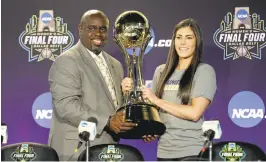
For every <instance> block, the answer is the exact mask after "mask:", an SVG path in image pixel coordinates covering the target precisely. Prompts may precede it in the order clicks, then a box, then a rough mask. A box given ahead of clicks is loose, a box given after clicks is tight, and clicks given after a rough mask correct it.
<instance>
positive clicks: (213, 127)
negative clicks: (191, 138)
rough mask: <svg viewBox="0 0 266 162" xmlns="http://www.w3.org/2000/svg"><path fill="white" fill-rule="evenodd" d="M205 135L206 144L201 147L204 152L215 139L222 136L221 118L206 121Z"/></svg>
mask: <svg viewBox="0 0 266 162" xmlns="http://www.w3.org/2000/svg"><path fill="white" fill-rule="evenodd" d="M202 131H203V132H204V133H203V136H204V137H205V142H204V145H203V147H202V149H201V152H200V153H201V154H203V153H204V152H205V151H206V149H207V148H208V147H209V146H210V144H211V142H212V140H213V139H220V138H221V136H222V129H221V125H220V122H219V120H209V121H204V122H203V124H202Z"/></svg>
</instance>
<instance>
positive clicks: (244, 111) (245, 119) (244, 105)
mask: <svg viewBox="0 0 266 162" xmlns="http://www.w3.org/2000/svg"><path fill="white" fill-rule="evenodd" d="M264 114H265V106H264V103H263V101H262V99H261V98H260V96H258V95H257V94H255V93H254V92H250V91H242V92H239V93H237V94H235V95H234V96H233V97H232V98H231V100H230V102H229V105H228V115H229V117H230V119H231V120H232V121H233V122H234V123H235V124H236V125H238V126H239V127H242V128H251V127H254V126H256V125H258V124H259V123H260V122H261V121H262V119H264V118H265V117H266V116H264Z"/></svg>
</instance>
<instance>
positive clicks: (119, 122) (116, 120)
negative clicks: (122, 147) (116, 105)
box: [109, 111, 137, 134]
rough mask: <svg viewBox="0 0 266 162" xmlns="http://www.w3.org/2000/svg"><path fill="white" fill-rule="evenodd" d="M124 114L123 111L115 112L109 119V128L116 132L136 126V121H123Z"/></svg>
mask: <svg viewBox="0 0 266 162" xmlns="http://www.w3.org/2000/svg"><path fill="white" fill-rule="evenodd" d="M124 116H125V114H124V112H123V111H120V112H117V113H116V114H115V115H114V116H112V117H111V119H110V124H109V129H110V130H111V131H113V132H115V133H116V134H118V133H120V132H121V131H127V130H130V129H132V128H134V127H136V126H137V124H136V123H129V122H124Z"/></svg>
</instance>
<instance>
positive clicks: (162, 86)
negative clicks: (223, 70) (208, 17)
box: [142, 19, 216, 161]
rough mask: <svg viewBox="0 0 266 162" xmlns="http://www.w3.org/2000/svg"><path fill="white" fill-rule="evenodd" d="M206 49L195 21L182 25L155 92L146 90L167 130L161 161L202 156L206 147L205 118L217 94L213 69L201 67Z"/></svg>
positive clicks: (157, 72) (158, 75)
mask: <svg viewBox="0 0 266 162" xmlns="http://www.w3.org/2000/svg"><path fill="white" fill-rule="evenodd" d="M202 45H203V39H202V34H201V30H200V27H199V25H198V24H197V23H196V21H195V20H193V19H185V20H183V21H181V22H180V23H178V24H177V25H176V26H175V29H174V32H173V38H172V44H171V47H170V50H169V54H168V58H167V61H166V64H163V65H160V66H159V67H157V68H156V70H155V73H154V77H153V81H152V90H150V89H148V88H146V87H143V89H142V91H143V97H144V98H146V99H148V100H150V102H152V103H153V104H154V105H156V106H157V107H158V108H159V109H160V118H161V120H162V122H163V123H164V124H165V126H166V132H165V133H164V134H163V135H162V136H161V137H160V138H159V143H158V154H157V157H158V160H170V161H171V160H180V159H182V158H184V157H188V156H192V155H198V154H199V152H200V150H201V148H202V146H203V143H204V138H203V132H202V129H201V126H202V123H203V117H202V116H203V113H204V111H205V110H206V109H207V107H208V106H209V105H210V103H211V102H212V100H213V97H214V94H215V92H216V75H215V71H214V69H213V68H212V67H211V66H210V65H208V64H205V63H201V54H202ZM153 92H154V93H153ZM152 139H154V138H144V140H145V141H149V140H152Z"/></svg>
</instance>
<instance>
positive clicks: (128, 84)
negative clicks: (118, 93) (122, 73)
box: [121, 77, 133, 93]
mask: <svg viewBox="0 0 266 162" xmlns="http://www.w3.org/2000/svg"><path fill="white" fill-rule="evenodd" d="M121 86H122V91H123V93H126V92H128V91H130V90H132V88H133V80H132V79H131V78H128V77H126V78H124V79H123V80H122V83H121Z"/></svg>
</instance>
